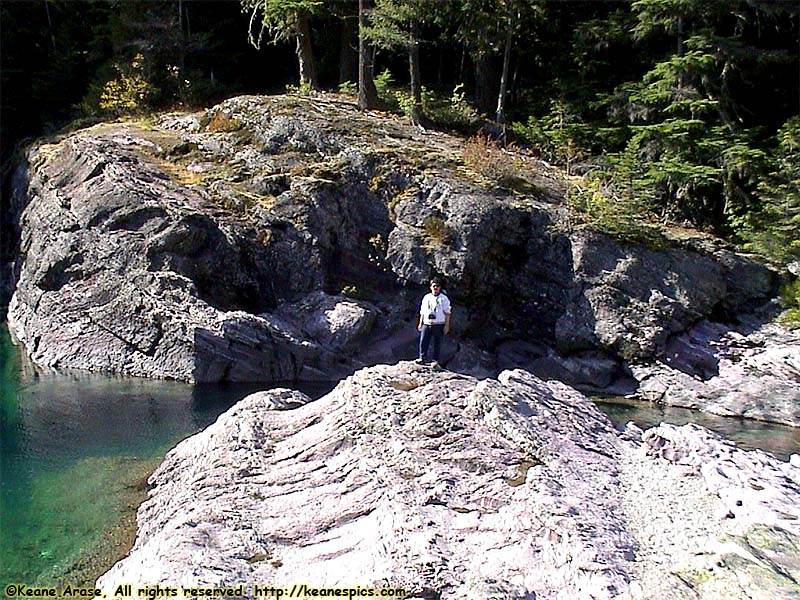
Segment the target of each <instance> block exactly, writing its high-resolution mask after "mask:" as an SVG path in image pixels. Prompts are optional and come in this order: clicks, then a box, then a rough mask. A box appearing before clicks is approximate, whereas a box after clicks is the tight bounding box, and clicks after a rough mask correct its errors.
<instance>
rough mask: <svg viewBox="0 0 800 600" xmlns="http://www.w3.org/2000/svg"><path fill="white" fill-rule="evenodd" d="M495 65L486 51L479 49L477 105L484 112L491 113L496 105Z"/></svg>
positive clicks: (476, 61) (477, 58) (476, 72)
mask: <svg viewBox="0 0 800 600" xmlns="http://www.w3.org/2000/svg"><path fill="white" fill-rule="evenodd" d="M494 79H495V77H494V67H493V66H492V59H491V57H490V56H489V54H488V53H487V52H485V51H479V52H478V54H477V56H476V57H475V105H476V106H477V108H478V110H479V111H481V112H482V113H491V112H492V109H493V108H494V107H495V104H494V94H493V93H492V90H493V89H495V87H494V83H493V82H494Z"/></svg>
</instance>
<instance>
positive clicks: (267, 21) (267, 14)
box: [241, 0, 324, 89]
mask: <svg viewBox="0 0 800 600" xmlns="http://www.w3.org/2000/svg"><path fill="white" fill-rule="evenodd" d="M241 3H242V9H243V10H245V11H247V12H249V13H250V29H249V36H250V41H251V43H252V44H253V45H254V46H255V47H256V48H259V47H260V46H261V40H262V37H263V33H264V30H265V29H266V31H267V32H268V33H269V34H270V35H272V36H273V38H272V42H273V43H277V42H280V41H283V40H288V39H292V40H294V41H295V54H296V55H297V63H298V69H299V74H300V85H301V86H309V87H311V88H313V89H316V88H318V87H319V81H318V78H317V67H316V62H315V60H314V51H313V48H312V46H311V28H310V26H309V21H310V19H311V17H313V16H315V15H317V14H320V12H321V11H322V10H323V8H324V6H323V1H322V0H241ZM258 16H260V18H261V28H260V30H259V34H258V37H257V38H256V37H253V24H254V21H255V20H256V17H258Z"/></svg>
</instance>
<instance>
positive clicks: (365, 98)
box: [358, 0, 379, 109]
mask: <svg viewBox="0 0 800 600" xmlns="http://www.w3.org/2000/svg"><path fill="white" fill-rule="evenodd" d="M371 5H372V4H371V1H370V0H358V26H359V35H358V107H359V108H361V109H366V108H377V107H378V105H379V103H378V91H377V90H376V89H375V81H373V79H372V54H371V53H370V49H369V46H368V45H367V42H366V41H365V40H364V36H363V35H362V34H361V31H362V30H363V29H364V28H366V26H367V11H368V10H369V9H370V8H371Z"/></svg>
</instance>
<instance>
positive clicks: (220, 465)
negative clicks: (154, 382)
mask: <svg viewBox="0 0 800 600" xmlns="http://www.w3.org/2000/svg"><path fill="white" fill-rule="evenodd" d="M308 400H309V399H308V398H307V397H305V396H303V395H302V394H300V393H298V392H291V391H289V390H273V391H269V392H260V393H258V394H255V395H252V396H249V397H248V398H246V399H244V400H242V401H241V402H240V403H238V404H237V405H236V406H235V407H233V408H232V409H231V410H229V411H228V412H227V413H225V414H224V415H222V416H221V417H220V418H219V419H218V421H217V422H216V423H215V424H214V425H212V426H210V427H209V428H207V429H206V430H205V431H204V432H202V433H200V434H197V435H196V436H194V437H192V438H189V439H188V440H185V441H184V442H182V443H180V444H179V445H178V446H177V447H176V448H175V449H173V450H172V451H171V452H170V453H169V454H168V455H167V457H166V459H165V461H164V463H163V464H162V465H161V466H160V467H159V469H158V470H157V471H156V472H155V473H154V474H153V475H152V476H151V478H150V484H151V486H152V490H151V492H150V497H149V499H148V500H147V501H146V502H145V503H144V504H142V506H141V508H140V509H139V514H138V520H139V534H138V536H137V540H136V543H135V546H134V548H133V550H132V551H131V553H130V555H129V556H128V557H127V558H125V559H124V560H123V561H121V562H120V563H118V564H117V565H116V566H115V567H114V568H113V569H112V570H111V571H109V572H108V573H107V574H105V575H104V576H103V577H101V578H100V580H99V581H98V585H99V586H101V587H103V588H104V589H105V591H106V594H107V595H108V597H113V593H112V592H113V590H114V589H115V586H116V585H117V584H121V583H132V584H134V586H136V585H154V584H161V585H171V586H178V587H180V586H185V587H196V586H202V587H236V586H239V585H242V586H244V590H245V597H254V595H255V593H254V589H253V586H254V585H256V584H258V585H265V584H269V585H277V586H280V587H287V588H291V586H292V585H293V584H295V583H297V584H299V583H306V584H307V585H309V586H312V587H356V586H361V587H366V588H369V587H375V588H384V587H400V588H404V589H405V590H406V591H407V592H408V597H409V598H417V599H422V598H441V599H443V600H447V599H451V598H452V599H455V598H468V599H475V600H479V599H480V600H486V599H492V598H495V599H517V598H518V599H530V598H537V599H540V600H541V599H548V598H559V599H565V600H566V599H568V598H569V599H573V598H581V599H587V600H591V599H601V598H602V599H605V598H608V599H610V598H653V599H654V600H655V598H659V600H660V599H662V598H683V597H687V595H689V594H691V593H692V592H691V591H690V589H689V587H687V586H689V585H694V584H691V583H689V581H690V580H689V578H687V577H684V576H683V575H682V574H681V573H687V572H688V570H689V569H694V568H701V569H706V567H707V566H708V567H713V572H710V571H709V572H706V571H703V576H704V577H705V578H706V579H705V580H704V583H703V585H698V586H695V587H694V589H695V590H700V592H701V593H700V594H699V595H698V596H696V597H699V598H709V599H710V598H716V597H720V596H715V595H714V593H715V591H716V590H719V589H724V590H726V595H725V596H724V597H725V598H730V599H733V600H738V599H741V600H744V599H745V598H752V597H764V598H766V597H770V598H783V597H786V598H788V597H790V596H789V595H786V594H790V593H793V592H792V590H796V589H797V588H796V585H797V584H796V581H797V580H796V576H795V575H794V574H793V573H794V569H796V565H797V559H798V557H797V553H796V549H797V543H798V534H800V532H798V530H797V528H798V525H797V523H798V521H796V520H795V519H797V517H798V515H797V506H798V504H797V500H798V498H800V467H799V466H797V465H794V464H789V463H780V461H777V460H776V459H774V458H770V457H768V456H767V455H765V454H763V453H750V452H744V451H741V450H738V449H736V448H735V447H732V446H731V445H728V444H725V443H724V442H723V441H721V440H719V439H718V438H715V437H714V436H713V435H711V434H709V433H708V432H706V431H705V430H703V429H702V428H698V427H695V428H688V427H687V428H683V429H670V428H664V427H662V428H659V429H657V430H654V431H648V432H645V434H644V444H642V442H641V431H637V430H635V429H629V430H627V431H625V432H623V433H622V434H621V433H620V432H618V431H617V430H616V429H615V428H614V426H613V425H612V424H611V423H610V422H609V421H608V420H607V419H606V417H605V416H604V415H603V414H602V413H600V412H599V411H598V410H597V408H595V407H594V405H593V404H592V403H591V402H589V401H588V400H587V399H586V398H585V397H583V396H582V395H581V394H579V393H577V392H575V391H574V390H572V389H570V388H568V387H566V386H564V385H563V384H560V383H558V382H554V381H550V382H545V381H542V380H540V379H537V378H536V377H535V376H533V375H531V374H530V373H527V372H525V371H522V370H513V371H506V372H504V373H502V374H501V375H500V377H499V378H498V379H497V380H494V379H485V380H481V381H479V380H477V379H475V378H472V377H468V376H464V375H459V374H456V373H452V372H445V371H435V370H432V369H430V368H429V367H425V366H419V365H414V364H412V363H399V364H397V365H395V366H385V365H381V366H376V367H372V368H369V369H364V370H361V371H358V372H357V373H355V374H354V375H352V376H351V377H348V378H347V379H346V380H344V381H343V382H341V383H340V384H339V386H337V388H336V389H334V390H333V391H332V392H331V393H329V394H328V395H327V396H325V397H323V398H322V399H320V400H318V401H316V402H309V401H308ZM664 457H666V458H664ZM718 469H723V470H722V471H719V474H715V473H716V470H718ZM682 479H683V480H685V481H687V482H690V483H691V485H689V486H681V485H679V483H676V482H680V481H681V480H682ZM746 487H749V488H750V490H751V491H750V493H749V495H745V496H739V495H738V494H739V492H741V491H742V489H743V488H746ZM653 490H662V492H659V493H657V494H656V493H653ZM736 498H741V499H742V501H743V503H742V504H741V505H739V504H737V503H736V500H735V499H736ZM687 509H688V512H686V511H687ZM680 511H684V512H686V516H685V517H681V518H683V519H688V520H689V521H691V523H689V525H687V526H686V527H685V535H683V536H681V531H680V529H679V528H681V527H682V526H683V525H685V524H684V523H683V522H682V521H681V520H680V519H676V521H675V522H674V523H673V522H672V521H671V519H660V520H659V521H658V523H659V527H662V528H664V529H663V530H653V529H652V528H650V527H649V525H648V523H650V522H651V521H652V519H647V520H645V521H644V522H643V521H642V519H641V518H639V517H640V516H641V515H662V516H664V517H667V516H669V515H677V514H678V513H679V512H680ZM692 511H694V512H692ZM728 511H733V512H732V515H728V514H727V513H728ZM726 536H728V537H726ZM731 536H734V537H731ZM735 536H739V537H735ZM742 536H744V537H742ZM742 539H747V540H749V542H748V543H749V544H750V545H749V546H747V547H746V548H745V547H744V546H742V545H741V544H742V543H743V542H741V541H737V540H742ZM759 540H761V541H759ZM659 544H668V547H666V546H665V552H666V556H667V557H669V560H665V561H662V560H661V559H660V558H659V557H658V556H656V555H654V554H653V552H652V549H653V548H654V547H658V546H659ZM737 544H738V545H737ZM748 548H749V549H750V550H749V551H750V553H751V554H753V552H755V551H753V550H752V548H758V549H759V550H758V551H757V552H758V553H759V554H758V557H757V560H752V561H751V560H750V558H748V557H747V556H748V555H747V554H746V552H745V550H747V549H748ZM743 553H744V555H745V559H744V560H745V561H750V562H748V563H747V565H746V566H747V570H746V571H745V573H747V576H746V577H742V578H740V579H738V580H737V577H738V576H739V573H740V572H741V571H740V570H739V566H738V564H737V563H736V562H735V560H734V558H735V557H737V556H738V557H740V558H741V556H742V555H743ZM673 559H674V560H675V562H674V563H673V562H672V560H673ZM751 563H752V564H751ZM714 565H716V566H714ZM734 567H735V569H736V570H733V568H734ZM675 569H678V571H675ZM681 569H683V571H681ZM765 569H766V571H769V575H770V576H769V577H765V576H764V575H765ZM673 572H676V573H677V574H673ZM711 580H715V581H718V582H722V583H720V584H719V585H716V584H714V585H712V584H708V585H707V584H706V582H708V581H711ZM736 581H738V584H737V585H738V587H736V586H735V585H733V583H732V582H736ZM656 584H657V585H656ZM651 586H655V587H651ZM793 586H794V587H793ZM728 592H730V593H729V594H728ZM770 594H772V595H770ZM692 597H695V596H692Z"/></svg>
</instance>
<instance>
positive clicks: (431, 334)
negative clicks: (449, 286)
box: [417, 279, 450, 367]
mask: <svg viewBox="0 0 800 600" xmlns="http://www.w3.org/2000/svg"><path fill="white" fill-rule="evenodd" d="M417 329H418V330H419V332H420V335H419V358H418V359H417V362H418V363H424V362H425V360H426V358H427V354H428V348H429V347H430V344H431V341H433V366H434V367H438V366H439V352H440V351H441V349H442V337H443V336H445V335H447V334H448V333H450V299H449V298H448V297H447V296H446V295H445V294H444V292H442V284H441V282H440V281H439V280H438V279H431V291H430V293H429V294H425V296H424V297H423V298H422V303H421V304H420V307H419V321H418V323H417Z"/></svg>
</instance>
